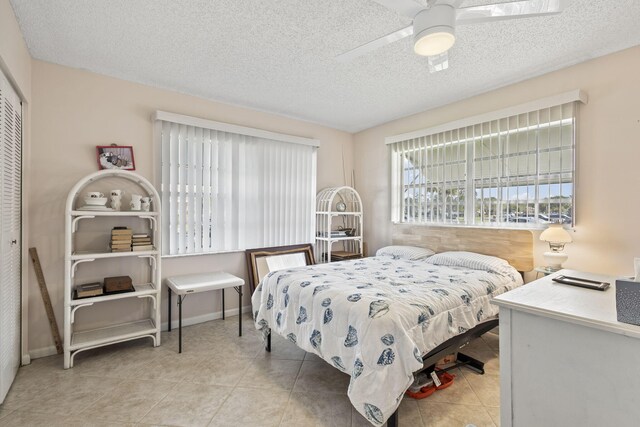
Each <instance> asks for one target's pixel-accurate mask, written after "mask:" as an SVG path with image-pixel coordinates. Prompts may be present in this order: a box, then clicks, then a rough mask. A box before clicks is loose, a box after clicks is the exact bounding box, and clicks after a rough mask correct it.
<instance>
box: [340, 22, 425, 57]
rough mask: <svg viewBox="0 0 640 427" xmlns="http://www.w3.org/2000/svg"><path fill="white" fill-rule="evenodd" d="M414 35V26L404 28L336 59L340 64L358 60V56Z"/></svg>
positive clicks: (342, 54)
mask: <svg viewBox="0 0 640 427" xmlns="http://www.w3.org/2000/svg"><path fill="white" fill-rule="evenodd" d="M412 34H413V26H412V25H409V26H408V27H405V28H402V29H400V30H398V31H394V32H393V33H390V34H387V35H386V36H382V37H380V38H379V39H375V40H373V41H370V42H368V43H365V44H363V45H362V46H358V47H356V48H355V49H351V50H348V51H346V52H345V53H341V54H340V55H338V56H336V59H337V60H338V61H340V62H348V61H351V60H352V59H353V58H357V57H358V56H362V55H364V54H366V53H369V52H371V51H374V50H376V49H378V48H380V47H382V46H386V45H388V44H389V43H393V42H395V41H398V40H400V39H403V38H405V37H408V36H410V35H412Z"/></svg>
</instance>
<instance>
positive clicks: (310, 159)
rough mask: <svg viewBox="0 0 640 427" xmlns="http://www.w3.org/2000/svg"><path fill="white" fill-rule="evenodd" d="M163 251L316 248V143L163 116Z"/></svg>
mask: <svg viewBox="0 0 640 427" xmlns="http://www.w3.org/2000/svg"><path fill="white" fill-rule="evenodd" d="M155 119H156V127H155V133H156V136H155V138H156V139H157V140H158V144H159V145H160V147H161V152H160V159H159V164H160V174H159V175H160V180H161V182H160V183H159V188H160V194H161V198H162V214H163V238H164V245H163V246H164V248H165V250H164V252H165V254H168V255H181V254H200V253H215V252H226V251H237V250H244V249H249V248H255V247H265V246H281V245H291V244H298V243H310V242H313V239H314V230H315V210H314V209H315V207H314V206H315V193H316V150H317V147H318V142H317V141H316V140H311V139H307V138H300V137H294V136H290V135H282V134H275V133H271V132H266V131H262V130H258V129H251V128H245V127H240V126H235V125H229V124H225V123H218V122H212V121H208V120H202V119H195V118H192V117H186V116H180V115H177V114H172V113H164V112H157V113H156V116H155Z"/></svg>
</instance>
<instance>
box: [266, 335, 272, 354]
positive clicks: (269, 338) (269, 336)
mask: <svg viewBox="0 0 640 427" xmlns="http://www.w3.org/2000/svg"><path fill="white" fill-rule="evenodd" d="M264 349H265V350H267V351H268V352H269V353H271V331H269V333H268V334H267V344H266V345H265V347H264Z"/></svg>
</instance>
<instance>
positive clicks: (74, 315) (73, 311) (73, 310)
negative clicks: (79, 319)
mask: <svg viewBox="0 0 640 427" xmlns="http://www.w3.org/2000/svg"><path fill="white" fill-rule="evenodd" d="M90 305H93V303H92V302H89V303H87V304H82V305H76V306H75V307H73V309H71V323H72V324H73V322H75V320H76V311H78V309H79V308H82V307H89V306H90Z"/></svg>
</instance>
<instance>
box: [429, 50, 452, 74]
mask: <svg viewBox="0 0 640 427" xmlns="http://www.w3.org/2000/svg"><path fill="white" fill-rule="evenodd" d="M427 61H428V62H429V72H430V73H431V74H433V73H437V72H438V71H442V70H446V69H447V68H449V54H448V53H447V52H445V53H441V54H440V55H433V56H428V57H427Z"/></svg>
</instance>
